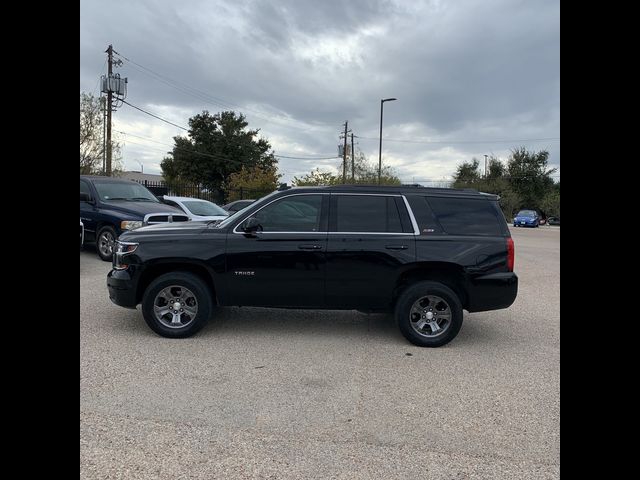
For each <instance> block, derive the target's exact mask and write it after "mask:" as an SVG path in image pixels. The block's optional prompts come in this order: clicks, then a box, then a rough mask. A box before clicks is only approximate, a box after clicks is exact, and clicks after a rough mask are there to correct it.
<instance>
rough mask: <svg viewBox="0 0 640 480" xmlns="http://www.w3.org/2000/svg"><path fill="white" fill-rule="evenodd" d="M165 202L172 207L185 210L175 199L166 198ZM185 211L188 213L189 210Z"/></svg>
mask: <svg viewBox="0 0 640 480" xmlns="http://www.w3.org/2000/svg"><path fill="white" fill-rule="evenodd" d="M163 203H165V204H167V205H169V206H170V207H176V208H177V209H178V210H181V211H183V212H184V208H182V207H181V206H180V205H178V204H177V203H176V202H174V201H173V200H165V201H164V202H163ZM185 213H187V212H185Z"/></svg>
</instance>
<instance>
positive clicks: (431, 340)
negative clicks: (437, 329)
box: [395, 281, 463, 347]
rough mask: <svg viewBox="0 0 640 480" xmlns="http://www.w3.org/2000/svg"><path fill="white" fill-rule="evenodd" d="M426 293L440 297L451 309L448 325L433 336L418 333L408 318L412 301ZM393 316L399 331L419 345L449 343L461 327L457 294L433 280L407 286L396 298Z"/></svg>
mask: <svg viewBox="0 0 640 480" xmlns="http://www.w3.org/2000/svg"><path fill="white" fill-rule="evenodd" d="M427 295H435V296H437V297H440V298H441V299H442V300H444V301H445V302H446V303H447V304H448V306H449V308H450V310H451V320H450V322H449V324H448V327H446V328H445V329H444V332H443V333H441V334H439V335H437V336H434V337H427V336H424V335H421V334H419V333H418V332H417V331H416V330H414V328H413V326H412V324H411V319H410V312H411V308H412V306H413V305H414V303H415V302H417V301H418V300H420V299H421V298H422V297H425V296H427ZM395 317H396V322H397V323H398V327H400V331H401V332H402V334H403V335H404V337H405V338H406V339H407V340H409V341H410V342H411V343H413V344H414V345H417V346H419V347H440V346H442V345H445V344H447V343H449V342H450V341H451V340H453V339H454V338H455V337H456V335H458V332H459V331H460V327H462V317H463V313H462V304H461V303H460V299H459V298H458V295H456V293H455V292H454V291H453V290H451V289H450V288H449V287H447V286H446V285H443V284H442V283H439V282H433V281H424V282H418V283H414V284H413V285H410V286H409V287H407V288H406V289H405V290H404V292H402V294H401V295H400V298H398V301H397V302H396V308H395Z"/></svg>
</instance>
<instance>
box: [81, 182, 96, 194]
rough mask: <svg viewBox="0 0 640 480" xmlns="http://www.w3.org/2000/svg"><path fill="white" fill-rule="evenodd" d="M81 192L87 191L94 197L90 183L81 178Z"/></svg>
mask: <svg viewBox="0 0 640 480" xmlns="http://www.w3.org/2000/svg"><path fill="white" fill-rule="evenodd" d="M80 193H86V194H87V195H89V196H90V197H93V195H91V190H89V185H88V184H87V182H83V181H82V180H80Z"/></svg>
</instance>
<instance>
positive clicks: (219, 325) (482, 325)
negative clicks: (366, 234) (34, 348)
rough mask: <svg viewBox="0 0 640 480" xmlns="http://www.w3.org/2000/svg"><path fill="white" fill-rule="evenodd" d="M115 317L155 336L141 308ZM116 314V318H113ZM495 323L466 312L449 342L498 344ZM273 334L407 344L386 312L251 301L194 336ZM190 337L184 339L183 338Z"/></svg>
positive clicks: (224, 310) (122, 325)
mask: <svg viewBox="0 0 640 480" xmlns="http://www.w3.org/2000/svg"><path fill="white" fill-rule="evenodd" d="M122 313H123V314H121V315H120V316H119V317H118V319H117V320H116V322H117V325H114V327H115V328H116V329H119V330H121V332H122V333H125V334H127V335H129V334H134V335H142V336H145V337H149V338H159V337H158V336H157V335H156V334H155V333H153V332H152V331H151V330H150V329H149V327H148V326H147V325H146V323H145V322H144V319H143V318H142V313H141V312H140V310H139V309H138V310H135V311H134V310H127V311H126V312H122ZM114 320H115V319H114ZM499 332H500V330H499V327H498V326H497V325H495V324H494V322H492V321H490V320H489V319H488V318H483V317H482V314H475V315H474V317H473V318H471V319H470V318H468V317H466V316H465V321H464V323H463V325H462V329H461V330H460V333H459V334H458V336H457V337H456V338H455V339H454V340H453V341H452V342H451V343H450V344H448V345H446V346H445V347H446V348H449V347H456V348H459V347H465V346H488V345H492V344H496V345H497V344H499V343H500V342H501V334H500V333H499ZM261 337H263V338H264V339H265V340H267V339H271V338H273V337H278V338H292V337H298V338H305V337H308V338H309V339H322V340H326V341H331V340H333V339H335V340H343V341H344V340H349V339H352V340H353V341H356V342H361V341H363V340H366V341H370V342H373V343H383V344H384V343H386V344H397V345H402V346H407V345H410V344H409V342H408V340H406V339H405V338H404V337H403V336H402V334H401V333H400V330H399V329H398V327H397V325H396V323H395V319H394V317H393V315H392V314H390V313H374V314H365V313H360V312H357V311H354V310H347V311H344V310H289V309H274V308H254V307H219V308H216V309H215V311H214V314H213V316H212V318H211V320H210V321H209V322H208V323H207V325H205V327H204V328H203V329H202V330H201V331H200V332H199V333H198V334H196V336H194V337H192V338H194V339H199V340H203V339H211V340H212V341H213V340H215V339H224V338H233V339H234V340H241V339H247V340H248V339H251V340H253V341H255V340H256V339H260V338H261ZM186 341H189V339H186Z"/></svg>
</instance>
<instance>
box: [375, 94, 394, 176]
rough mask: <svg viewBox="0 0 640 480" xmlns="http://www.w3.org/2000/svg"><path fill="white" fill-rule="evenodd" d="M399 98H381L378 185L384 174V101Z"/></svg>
mask: <svg viewBox="0 0 640 480" xmlns="http://www.w3.org/2000/svg"><path fill="white" fill-rule="evenodd" d="M394 100H397V98H383V99H382V100H380V145H379V146H378V185H380V183H381V176H382V114H383V112H384V102H393V101H394Z"/></svg>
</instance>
